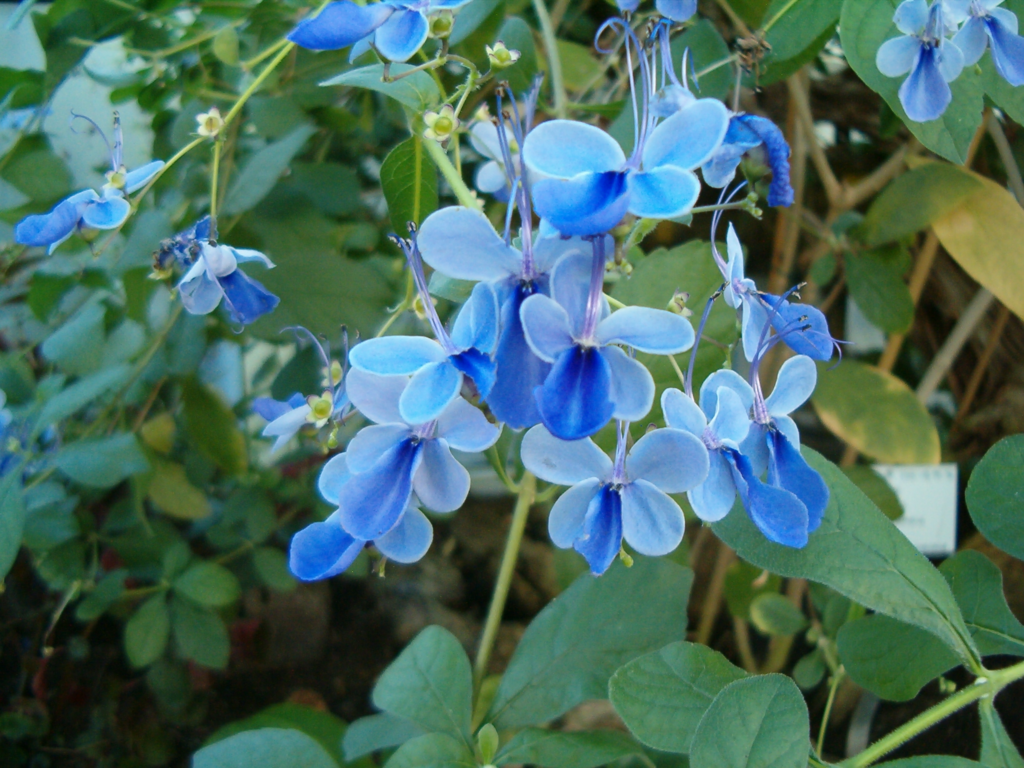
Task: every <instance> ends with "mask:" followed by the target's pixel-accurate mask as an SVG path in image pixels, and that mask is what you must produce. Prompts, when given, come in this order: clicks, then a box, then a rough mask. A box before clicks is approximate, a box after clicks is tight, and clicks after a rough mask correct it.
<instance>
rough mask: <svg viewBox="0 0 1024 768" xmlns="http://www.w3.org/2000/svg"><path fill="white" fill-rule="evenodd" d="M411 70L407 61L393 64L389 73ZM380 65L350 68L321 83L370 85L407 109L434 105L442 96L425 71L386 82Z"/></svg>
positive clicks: (353, 85) (359, 86)
mask: <svg viewBox="0 0 1024 768" xmlns="http://www.w3.org/2000/svg"><path fill="white" fill-rule="evenodd" d="M410 69H412V66H411V65H409V64H392V65H391V76H392V77H394V76H395V75H401V74H403V73H404V72H408V71H409V70H410ZM383 77H384V65H383V64H371V65H370V66H368V67H360V68H359V69H350V70H349V71H348V72H342V73H341V74H340V75H337V76H335V77H332V78H331V79H329V80H324V81H323V82H322V83H320V85H347V86H349V87H351V88H369V89H370V90H372V91H377V92H378V93H383V94H384V95H385V96H390V97H391V98H392V99H394V100H395V101H398V102H400V103H402V104H404V105H405V106H407V107H409V108H410V109H424V108H426V107H430V106H433V105H434V104H436V103H437V102H438V101H440V99H441V93H440V92H439V91H438V90H437V84H436V83H435V82H434V78H432V77H431V76H430V75H429V74H427V73H426V72H416V73H414V74H411V75H407V76H406V77H403V78H402V79H401V80H395V81H393V82H389V83H386V82H384V80H383V79H382V78H383Z"/></svg>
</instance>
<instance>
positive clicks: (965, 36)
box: [883, 16, 1016, 74]
mask: <svg viewBox="0 0 1024 768" xmlns="http://www.w3.org/2000/svg"><path fill="white" fill-rule="evenodd" d="M1014 18H1016V17H1014ZM953 43H954V44H955V45H956V47H957V48H959V49H960V52H961V53H962V54H963V55H964V65H965V66H968V67H969V66H971V65H973V64H977V63H978V61H979V60H980V59H981V56H982V54H984V53H985V49H986V48H988V34H987V33H986V32H985V20H984V19H982V18H980V17H977V16H972V17H971V18H969V19H968V20H967V22H966V23H965V24H964V25H963V26H962V27H961V28H960V31H959V32H957V33H956V35H955V36H954V37H953ZM915 53H916V51H915ZM911 63H913V60H911ZM909 70H910V67H907V69H906V70H904V71H909ZM883 74H885V73H883Z"/></svg>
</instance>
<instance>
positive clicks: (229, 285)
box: [217, 269, 281, 325]
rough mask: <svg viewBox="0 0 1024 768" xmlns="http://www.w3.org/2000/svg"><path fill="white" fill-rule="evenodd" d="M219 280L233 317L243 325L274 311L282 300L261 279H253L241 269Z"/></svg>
mask: <svg viewBox="0 0 1024 768" xmlns="http://www.w3.org/2000/svg"><path fill="white" fill-rule="evenodd" d="M217 280H218V282H219V283H220V287H221V288H223V289H224V298H225V300H226V302H227V307H228V311H229V312H230V313H231V319H232V320H233V321H234V322H236V323H241V324H242V325H248V324H249V323H251V322H254V321H255V320H258V319H259V318H261V317H263V315H265V314H267V313H268V312H271V311H273V309H274V307H276V306H277V305H278V303H279V302H280V301H281V300H280V299H279V298H277V296H275V295H274V294H272V293H271V292H270V291H268V290H267V289H266V288H264V287H263V285H262V284H261V283H260V282H259V281H257V280H253V279H252V278H251V277H249V276H248V275H247V274H245V272H243V271H242V270H240V269H236V270H235V271H234V272H231V273H229V274H227V275H224V276H223V277H219V278H217Z"/></svg>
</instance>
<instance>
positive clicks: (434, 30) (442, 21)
mask: <svg viewBox="0 0 1024 768" xmlns="http://www.w3.org/2000/svg"><path fill="white" fill-rule="evenodd" d="M454 26H455V14H454V13H452V12H451V11H438V12H437V13H435V14H434V15H433V16H431V17H430V36H431V37H434V38H437V39H438V40H443V39H444V38H446V37H448V35H450V34H451V33H452V28H453V27H454Z"/></svg>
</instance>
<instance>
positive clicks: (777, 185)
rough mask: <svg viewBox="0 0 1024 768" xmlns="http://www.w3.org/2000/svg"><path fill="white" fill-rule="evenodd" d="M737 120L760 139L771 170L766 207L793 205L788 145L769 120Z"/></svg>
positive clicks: (752, 117) (748, 118)
mask: <svg viewBox="0 0 1024 768" xmlns="http://www.w3.org/2000/svg"><path fill="white" fill-rule="evenodd" d="M735 119H736V120H739V121H740V122H742V123H743V124H745V125H746V127H747V128H749V129H750V130H751V131H752V132H753V133H755V134H757V136H758V137H759V138H760V139H761V143H762V144H763V145H764V149H765V152H766V153H767V155H768V167H769V168H771V170H772V183H771V186H769V187H768V205H772V206H789V205H792V204H793V187H792V186H791V185H790V183H789V144H787V143H786V137H785V136H783V135H782V131H780V130H779V127H778V126H777V125H775V123H773V122H772V121H771V120H769V119H767V118H765V117H758V116H757V115H740V116H738V117H737V118H735Z"/></svg>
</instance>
